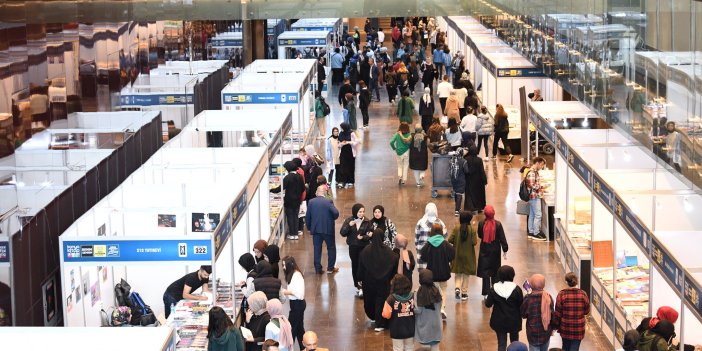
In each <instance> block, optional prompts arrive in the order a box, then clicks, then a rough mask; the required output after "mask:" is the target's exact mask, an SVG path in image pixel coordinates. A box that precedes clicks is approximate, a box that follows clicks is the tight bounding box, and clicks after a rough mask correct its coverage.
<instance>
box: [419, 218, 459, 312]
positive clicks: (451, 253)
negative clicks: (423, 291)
mask: <svg viewBox="0 0 702 351" xmlns="http://www.w3.org/2000/svg"><path fill="white" fill-rule="evenodd" d="M443 233H444V229H443V226H442V225H441V224H439V223H434V224H433V225H432V227H431V233H430V237H429V240H427V245H424V247H422V249H421V250H420V251H419V257H421V259H422V261H424V262H426V264H427V267H426V268H427V269H428V270H430V271H432V272H433V273H434V282H435V283H436V286H437V287H438V288H439V290H440V291H441V318H443V319H446V282H447V281H448V280H449V279H451V261H453V258H454V257H455V256H456V250H455V249H454V248H453V245H451V244H449V242H448V241H446V239H445V238H444V235H443Z"/></svg>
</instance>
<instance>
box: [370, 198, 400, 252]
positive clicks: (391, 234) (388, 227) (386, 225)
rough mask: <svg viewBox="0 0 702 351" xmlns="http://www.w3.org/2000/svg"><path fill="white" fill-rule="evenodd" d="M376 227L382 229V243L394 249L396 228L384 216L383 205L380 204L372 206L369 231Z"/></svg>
mask: <svg viewBox="0 0 702 351" xmlns="http://www.w3.org/2000/svg"><path fill="white" fill-rule="evenodd" d="M376 229H382V230H383V235H382V238H383V239H382V243H383V244H385V246H387V247H389V248H390V249H391V250H392V249H394V248H395V236H397V229H396V228H395V223H393V222H392V221H391V220H390V219H389V218H387V217H385V207H383V206H380V205H376V206H375V207H373V218H371V231H373V232H374V231H375V230H376Z"/></svg>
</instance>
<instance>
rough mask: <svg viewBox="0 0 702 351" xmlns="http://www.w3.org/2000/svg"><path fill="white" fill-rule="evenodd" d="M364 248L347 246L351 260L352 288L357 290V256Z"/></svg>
mask: <svg viewBox="0 0 702 351" xmlns="http://www.w3.org/2000/svg"><path fill="white" fill-rule="evenodd" d="M363 248H364V246H356V245H351V246H349V257H350V258H351V275H352V276H353V286H354V287H356V288H358V287H359V285H358V281H359V279H358V256H360V255H361V251H363Z"/></svg>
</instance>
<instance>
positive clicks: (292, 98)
mask: <svg viewBox="0 0 702 351" xmlns="http://www.w3.org/2000/svg"><path fill="white" fill-rule="evenodd" d="M297 97H298V95H297V92H295V93H249V94H233V93H226V94H223V99H222V100H223V101H222V102H223V103H225V104H232V105H238V104H297V103H298V102H299V100H298V98H297Z"/></svg>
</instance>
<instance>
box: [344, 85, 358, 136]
mask: <svg viewBox="0 0 702 351" xmlns="http://www.w3.org/2000/svg"><path fill="white" fill-rule="evenodd" d="M345 97H346V111H348V114H349V126H350V127H351V130H352V131H354V132H355V131H356V129H358V123H357V122H356V99H355V98H354V97H353V94H351V93H346V95H345Z"/></svg>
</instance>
